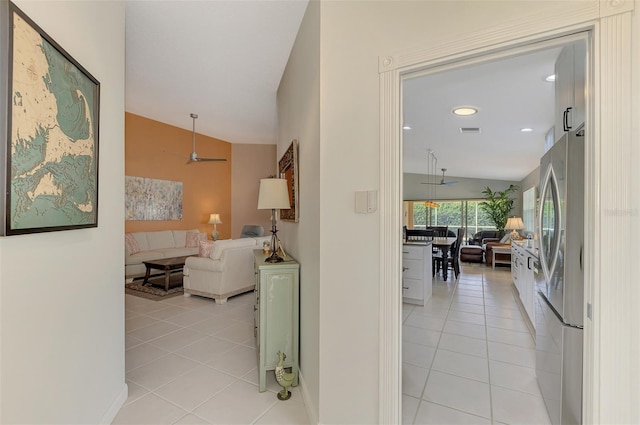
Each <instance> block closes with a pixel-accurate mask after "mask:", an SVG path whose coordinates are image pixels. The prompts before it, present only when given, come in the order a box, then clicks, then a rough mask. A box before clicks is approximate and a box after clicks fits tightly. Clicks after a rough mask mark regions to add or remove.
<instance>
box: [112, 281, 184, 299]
mask: <svg viewBox="0 0 640 425" xmlns="http://www.w3.org/2000/svg"><path fill="white" fill-rule="evenodd" d="M150 282H156V281H155V280H154V279H151V280H150ZM159 283H160V281H157V283H156V284H155V285H153V284H148V283H147V284H146V285H144V286H142V281H141V280H140V281H135V282H132V283H127V284H125V285H124V292H125V294H129V295H135V296H136V297H140V298H146V299H148V300H153V301H161V300H166V299H167V298H171V297H175V296H178V295H182V294H183V293H184V288H183V287H182V285H180V286H174V287H169V290H168V291H165V290H164V287H161V286H157V285H159ZM162 285H164V278H163V279H162Z"/></svg>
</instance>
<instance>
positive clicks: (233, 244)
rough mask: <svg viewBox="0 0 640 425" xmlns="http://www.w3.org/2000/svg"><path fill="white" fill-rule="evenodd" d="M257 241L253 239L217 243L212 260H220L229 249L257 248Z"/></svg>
mask: <svg viewBox="0 0 640 425" xmlns="http://www.w3.org/2000/svg"><path fill="white" fill-rule="evenodd" d="M255 244H256V240H255V239H253V238H243V239H226V240H222V241H216V243H215V244H214V245H213V249H212V250H211V255H210V257H211V259H212V260H219V259H220V257H221V256H222V253H223V252H224V250H225V249H227V248H242V247H244V246H255Z"/></svg>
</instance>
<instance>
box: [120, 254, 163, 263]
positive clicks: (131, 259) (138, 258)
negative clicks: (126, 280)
mask: <svg viewBox="0 0 640 425" xmlns="http://www.w3.org/2000/svg"><path fill="white" fill-rule="evenodd" d="M159 258H164V253H163V252H162V251H140V252H137V253H135V254H133V255H129V256H127V257H126V258H125V259H124V263H125V265H130V264H142V262H143V261H149V260H157V259H159Z"/></svg>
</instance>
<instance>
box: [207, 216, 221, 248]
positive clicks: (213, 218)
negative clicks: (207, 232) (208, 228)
mask: <svg viewBox="0 0 640 425" xmlns="http://www.w3.org/2000/svg"><path fill="white" fill-rule="evenodd" d="M209 224H213V232H211V237H212V238H213V240H214V241H217V240H218V237H220V233H218V228H217V225H218V224H222V220H220V214H211V215H210V216H209Z"/></svg>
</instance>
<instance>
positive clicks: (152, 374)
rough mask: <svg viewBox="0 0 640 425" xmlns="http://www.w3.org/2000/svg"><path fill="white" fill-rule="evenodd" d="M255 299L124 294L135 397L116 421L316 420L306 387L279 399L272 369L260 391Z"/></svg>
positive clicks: (128, 368) (127, 354) (131, 385)
mask: <svg viewBox="0 0 640 425" xmlns="http://www.w3.org/2000/svg"><path fill="white" fill-rule="evenodd" d="M253 302H254V296H253V294H252V293H248V294H244V295H239V296H236V297H233V298H230V299H229V302H228V303H227V304H223V305H218V304H215V303H214V302H213V300H209V299H205V298H200V297H183V296H177V297H174V298H169V299H167V300H164V301H160V302H157V301H149V300H146V299H142V298H139V297H135V296H132V295H125V309H126V314H125V315H126V317H125V319H126V320H125V327H126V341H125V344H126V352H125V368H126V380H127V384H128V386H129V398H128V399H127V401H126V403H125V405H124V406H123V408H122V409H121V410H120V412H119V413H118V415H117V416H116V418H115V420H114V421H113V424H232V423H233V424H307V423H309V419H308V416H307V412H306V410H305V406H304V403H303V401H302V395H301V393H300V389H299V388H292V389H291V392H292V397H291V399H290V400H287V401H279V400H278V399H277V397H276V393H277V392H278V391H280V390H281V389H282V388H281V387H280V386H279V385H278V384H277V383H276V381H275V378H274V375H273V372H270V373H267V391H266V392H264V393H260V392H259V391H258V372H257V360H256V349H255V344H254V338H253Z"/></svg>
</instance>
